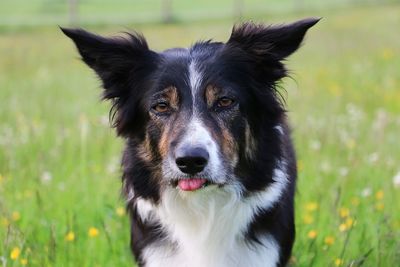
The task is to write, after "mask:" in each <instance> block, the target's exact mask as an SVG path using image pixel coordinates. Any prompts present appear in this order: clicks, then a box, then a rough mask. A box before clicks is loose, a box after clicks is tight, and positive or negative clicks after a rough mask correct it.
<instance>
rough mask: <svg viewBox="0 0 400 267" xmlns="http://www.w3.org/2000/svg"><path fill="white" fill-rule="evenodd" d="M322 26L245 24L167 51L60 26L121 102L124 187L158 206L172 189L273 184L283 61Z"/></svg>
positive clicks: (135, 39) (109, 95)
mask: <svg viewBox="0 0 400 267" xmlns="http://www.w3.org/2000/svg"><path fill="white" fill-rule="evenodd" d="M317 21H318V20H316V19H307V20H302V21H299V22H296V23H293V24H289V25H284V26H276V27H265V26H261V25H254V24H243V25H241V26H239V27H235V28H234V29H233V31H232V35H231V37H230V39H229V40H228V42H227V43H217V42H210V41H209V42H200V43H197V44H195V45H194V46H192V47H191V48H189V49H183V48H176V49H169V50H166V51H164V52H161V53H156V52H154V51H151V50H149V48H148V46H147V44H146V42H145V40H144V39H143V37H141V36H139V35H129V37H128V38H103V37H100V36H97V35H93V34H90V33H88V32H85V31H83V30H67V29H63V31H64V33H65V34H66V35H68V36H69V37H70V38H72V39H73V40H74V42H75V43H76V45H77V47H78V49H79V52H80V53H81V55H82V58H83V60H84V61H85V62H86V63H87V64H88V65H89V66H90V67H91V68H93V69H94V70H95V71H96V73H97V74H98V75H99V77H100V78H101V80H102V82H103V87H104V88H105V90H104V98H105V99H111V100H112V101H113V103H114V106H113V109H114V111H115V113H114V115H115V117H114V126H115V127H116V129H117V132H118V134H119V135H121V136H123V137H124V138H126V140H127V148H126V152H125V156H124V162H123V165H124V168H125V174H124V176H125V177H124V179H125V186H126V187H127V188H126V190H127V191H131V190H133V188H134V191H135V195H137V194H139V195H140V196H141V197H144V198H153V199H154V200H158V199H159V197H160V194H162V191H163V190H166V189H167V188H173V189H175V190H181V191H197V190H202V188H204V187H208V186H212V187H213V188H216V190H218V189H219V188H223V187H229V186H231V187H235V188H236V189H235V190H237V191H238V192H239V194H245V193H247V192H251V191H257V190H262V189H264V188H265V187H266V186H268V185H269V184H270V183H271V182H273V181H272V178H271V177H272V171H273V169H274V168H275V165H276V160H278V159H279V158H280V157H281V155H282V153H283V152H282V151H281V145H280V144H281V142H283V141H284V140H282V138H281V137H280V136H281V135H282V132H283V131H286V129H284V120H285V118H284V108H283V106H282V104H281V101H280V98H279V93H278V92H277V91H276V88H275V86H276V83H277V82H278V81H279V80H280V79H281V78H282V77H284V76H285V75H286V69H285V67H284V66H283V64H282V60H284V59H285V58H286V57H287V56H289V55H290V54H291V53H293V52H294V51H295V50H296V49H297V48H298V47H299V45H300V43H301V41H302V39H303V37H304V34H305V32H306V31H307V29H308V28H309V27H311V26H312V25H314V24H315V23H316V22H317ZM261 148H263V149H261ZM265 148H266V149H267V150H265ZM257 161H262V162H264V164H263V166H262V168H260V167H257V166H259V164H258V165H257V164H256V163H257Z"/></svg>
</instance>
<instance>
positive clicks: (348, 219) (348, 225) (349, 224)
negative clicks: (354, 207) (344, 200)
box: [344, 217, 355, 228]
mask: <svg viewBox="0 0 400 267" xmlns="http://www.w3.org/2000/svg"><path fill="white" fill-rule="evenodd" d="M344 224H345V225H346V227H347V228H351V227H352V226H353V225H354V224H355V222H354V220H353V219H352V218H350V217H349V218H347V219H346V221H345V222H344Z"/></svg>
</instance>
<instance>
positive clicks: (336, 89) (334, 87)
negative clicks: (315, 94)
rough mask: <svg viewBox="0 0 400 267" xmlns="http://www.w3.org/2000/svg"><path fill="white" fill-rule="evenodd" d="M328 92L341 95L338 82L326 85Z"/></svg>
mask: <svg viewBox="0 0 400 267" xmlns="http://www.w3.org/2000/svg"><path fill="white" fill-rule="evenodd" d="M328 90H329V92H330V93H331V94H332V95H333V96H341V95H342V88H341V87H340V86H339V85H338V84H332V85H331V86H329V87H328Z"/></svg>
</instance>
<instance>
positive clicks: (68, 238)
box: [65, 231, 75, 242]
mask: <svg viewBox="0 0 400 267" xmlns="http://www.w3.org/2000/svg"><path fill="white" fill-rule="evenodd" d="M74 240H75V233H74V232H72V231H69V232H68V233H67V234H66V235H65V241H69V242H72V241H74Z"/></svg>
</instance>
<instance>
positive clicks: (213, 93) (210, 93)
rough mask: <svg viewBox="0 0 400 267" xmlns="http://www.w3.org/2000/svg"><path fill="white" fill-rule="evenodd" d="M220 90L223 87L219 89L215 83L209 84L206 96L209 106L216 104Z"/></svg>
mask: <svg viewBox="0 0 400 267" xmlns="http://www.w3.org/2000/svg"><path fill="white" fill-rule="evenodd" d="M220 90H221V89H219V88H218V87H216V86H214V85H208V86H207V87H206V92H205V96H206V102H207V105H208V106H209V107H211V106H213V105H214V103H215V100H217V97H218V93H219V91H220Z"/></svg>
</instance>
